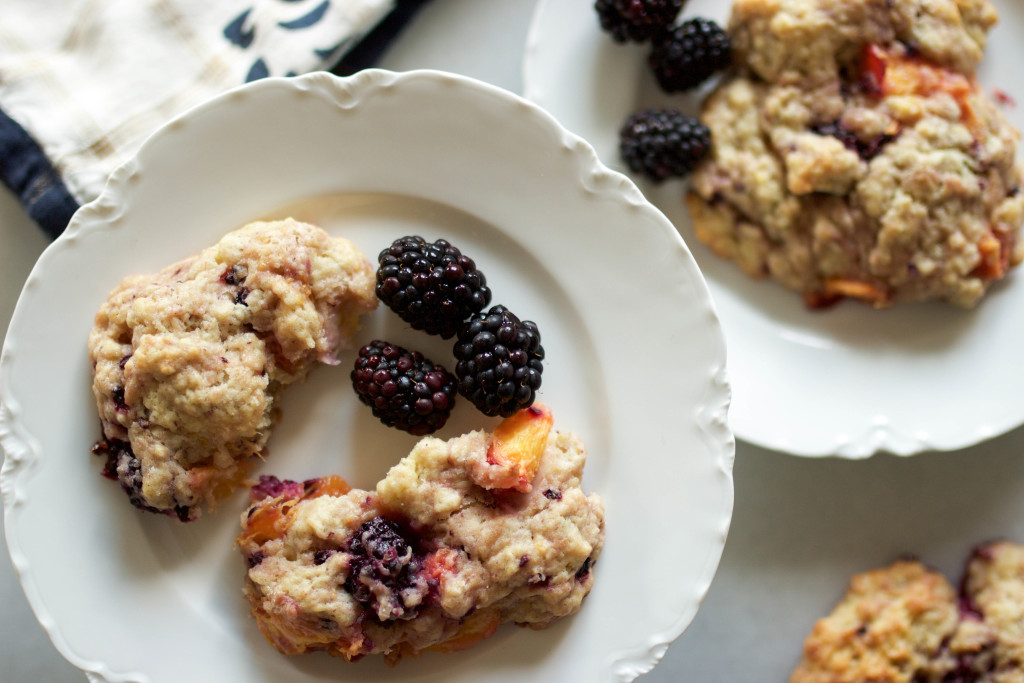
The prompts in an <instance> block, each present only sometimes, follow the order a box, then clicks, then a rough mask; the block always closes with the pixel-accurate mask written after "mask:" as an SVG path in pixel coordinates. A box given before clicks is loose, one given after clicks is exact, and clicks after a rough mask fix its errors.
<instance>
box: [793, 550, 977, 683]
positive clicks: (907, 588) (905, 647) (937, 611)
mask: <svg viewBox="0 0 1024 683" xmlns="http://www.w3.org/2000/svg"><path fill="white" fill-rule="evenodd" d="M956 599H957V596H956V591H954V590H953V587H952V586H951V585H950V584H949V581H947V580H946V578H945V577H944V576H942V575H941V574H939V573H938V572H935V571H933V570H930V569H928V568H927V567H925V566H924V565H923V564H921V563H920V562H917V561H913V560H902V561H899V562H896V563H894V564H892V565H890V566H889V567H884V568H881V569H875V570H872V571H868V572H865V573H863V574H858V575H857V576H855V577H853V579H852V580H851V581H850V585H849V588H848V589H847V592H846V595H845V596H844V597H843V599H842V600H841V601H840V602H839V604H838V605H837V606H836V607H835V609H833V611H832V613H831V614H829V615H828V616H827V617H825V618H823V619H821V620H819V621H818V622H817V623H816V624H815V625H814V629H813V630H812V631H811V634H810V636H808V638H807V641H806V642H805V643H804V652H803V659H802V661H801V662H800V664H799V665H798V666H797V668H796V670H795V671H794V672H793V675H792V677H791V678H790V683H868V682H870V683H926V682H927V681H942V675H943V674H944V673H945V672H946V664H945V662H946V659H945V657H943V646H944V645H945V643H946V642H948V640H949V639H950V638H951V637H952V635H953V633H954V631H955V630H956V627H957V602H956Z"/></svg>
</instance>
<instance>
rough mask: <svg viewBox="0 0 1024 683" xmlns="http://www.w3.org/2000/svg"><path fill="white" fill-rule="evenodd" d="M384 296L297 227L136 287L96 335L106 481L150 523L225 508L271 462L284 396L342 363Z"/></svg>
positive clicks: (250, 239) (137, 281) (270, 230)
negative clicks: (267, 455)
mask: <svg viewBox="0 0 1024 683" xmlns="http://www.w3.org/2000/svg"><path fill="white" fill-rule="evenodd" d="M373 287H374V270H373V268H372V266H371V265H370V262H369V261H368V260H367V259H366V257H365V256H364V255H363V254H362V253H361V252H360V251H359V250H358V249H357V248H356V247H355V246H354V245H353V244H351V243H350V242H348V241H347V240H345V239H341V238H332V237H330V236H329V235H328V234H327V233H326V232H324V231H323V230H321V229H320V228H317V227H315V226H312V225H309V224H306V223H300V222H297V221H294V220H291V219H288V220H282V221H276V222H258V223H252V224H249V225H247V226H245V227H243V228H241V229H238V230H235V231H233V232H231V233H228V234H227V235H225V236H224V238H223V239H222V240H221V241H220V242H218V243H217V244H216V245H214V246H212V247H210V248H207V249H205V250H203V251H202V252H201V253H199V254H198V255H197V256H194V257H191V258H188V259H186V260H184V261H181V262H180V263H177V264H174V265H172V266H169V267H167V268H165V269H164V270H162V271H160V272H159V273H157V274H155V275H135V276H132V277H128V278H126V279H125V280H123V281H122V282H121V283H120V285H118V287H117V288H116V289H115V290H114V291H113V292H112V293H111V294H110V297H109V298H108V299H107V301H106V302H105V303H104V304H103V305H102V306H101V307H100V310H99V312H98V313H97V314H96V318H95V322H94V326H93V329H92V332H91V334H90V335H89V358H90V360H91V363H92V368H93V394H94V396H95V399H96V404H97V407H98V409H99V415H100V419H101V422H102V427H103V439H102V440H101V441H100V442H99V443H98V444H96V446H95V447H94V448H93V450H94V452H96V453H98V454H100V455H104V456H106V458H107V461H106V466H105V468H104V473H105V474H106V475H107V476H109V477H111V478H116V479H117V480H119V481H120V483H121V486H122V488H124V490H125V492H126V493H127V494H128V495H129V497H130V500H131V502H132V504H134V505H135V506H136V507H138V508H141V509H143V510H148V511H153V512H160V513H166V514H170V515H175V516H177V517H178V518H179V519H181V520H191V519H195V518H196V517H197V516H198V515H199V514H200V511H201V510H202V509H203V508H204V507H207V508H212V507H213V506H214V504H215V502H216V501H217V500H218V499H220V498H222V497H223V496H225V495H227V494H228V493H229V492H230V491H231V490H233V489H234V488H235V487H237V486H238V484H239V483H240V482H241V480H242V479H243V477H244V476H245V474H246V472H247V471H248V469H249V466H250V464H251V462H252V459H253V458H254V457H255V456H258V455H260V453H261V452H262V450H263V447H264V445H265V443H266V440H267V437H268V435H269V433H270V428H271V424H272V422H273V419H274V413H275V409H276V398H277V395H278V394H279V392H280V391H281V389H282V388H283V387H284V386H285V385H287V384H290V383H292V382H295V381H297V380H300V379H302V378H303V377H305V375H306V373H308V372H309V370H310V368H311V367H313V365H315V364H316V363H317V362H318V361H319V362H324V363H329V364H334V363H336V362H337V361H336V358H335V357H336V354H337V352H338V350H339V348H340V347H342V346H344V345H345V344H346V343H347V342H348V340H349V338H350V337H351V335H352V334H353V333H354V332H355V329H356V326H357V322H358V318H359V316H360V315H362V314H364V313H367V312H369V311H371V310H373V309H374V308H375V306H376V304H377V299H376V297H375V296H374V292H373Z"/></svg>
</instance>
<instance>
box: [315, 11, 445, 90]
mask: <svg viewBox="0 0 1024 683" xmlns="http://www.w3.org/2000/svg"><path fill="white" fill-rule="evenodd" d="M428 2H430V0H397V2H396V3H395V7H394V9H392V10H391V11H390V12H389V13H388V14H387V16H385V17H384V18H383V19H381V20H380V21H379V22H378V23H377V25H376V26H374V27H373V28H372V29H371V30H370V32H369V33H367V34H366V35H365V36H363V38H362V39H361V40H360V41H359V42H358V43H356V44H355V46H354V47H353V48H352V49H351V50H349V51H348V52H346V53H345V54H344V55H343V56H342V58H341V59H340V60H339V61H338V63H337V64H335V65H334V67H332V68H331V69H330V71H331V73H333V74H335V75H337V76H351V75H352V74H354V73H356V72H357V71H361V70H363V69H367V68H369V67H371V66H373V65H374V64H376V63H377V62H378V61H379V60H380V58H381V57H382V56H383V55H384V52H385V51H386V50H387V48H388V47H389V46H390V45H391V42H392V41H393V40H394V39H395V38H396V37H398V34H399V33H401V32H402V29H404V28H405V26H406V25H407V24H408V23H409V21H410V20H411V19H412V18H413V17H414V16H415V15H416V13H417V12H419V11H420V10H421V9H422V8H423V6H424V5H426V4H427V3H428Z"/></svg>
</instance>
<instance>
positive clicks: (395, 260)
mask: <svg viewBox="0 0 1024 683" xmlns="http://www.w3.org/2000/svg"><path fill="white" fill-rule="evenodd" d="M377 262H378V263H379V264H380V266H379V267H378V268H377V289H376V291H377V296H378V298H380V300H381V301H383V302H384V303H385V304H387V306H388V307H389V308H390V309H391V310H393V311H394V312H395V313H397V314H398V316H399V317H400V318H401V319H402V320H404V321H405V322H407V323H409V324H410V325H411V326H412V327H413V329H416V330H423V331H424V332H427V333H428V334H438V335H441V337H443V338H444V339H449V338H450V337H452V336H454V334H455V331H456V330H457V329H458V326H459V323H461V322H462V321H463V320H465V319H466V318H468V317H469V316H471V315H473V314H474V313H476V312H477V311H480V310H482V309H483V308H484V306H486V305H487V304H489V303H490V302H491V290H490V289H489V288H488V287H487V278H486V277H484V274H483V273H481V272H480V271H479V270H477V268H476V263H474V261H473V259H471V258H469V257H468V256H466V255H465V254H463V253H462V252H461V251H459V250H458V249H457V248H455V247H453V246H452V245H451V244H450V243H449V242H448V241H446V240H443V239H442V240H437V241H435V242H426V241H425V240H424V239H423V238H422V237H418V236H415V235H413V236H409V237H401V238H399V239H397V240H395V241H394V242H393V243H392V244H391V246H390V247H388V248H387V249H385V250H383V251H382V252H380V255H379V256H378V257H377Z"/></svg>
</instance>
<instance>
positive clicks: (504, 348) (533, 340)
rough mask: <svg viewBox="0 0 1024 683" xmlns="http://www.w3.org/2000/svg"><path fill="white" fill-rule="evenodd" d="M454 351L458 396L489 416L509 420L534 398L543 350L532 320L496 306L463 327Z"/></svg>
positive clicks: (538, 383) (541, 368)
mask: <svg viewBox="0 0 1024 683" xmlns="http://www.w3.org/2000/svg"><path fill="white" fill-rule="evenodd" d="M454 353H455V360H456V361H457V362H456V364H455V376H456V378H457V379H458V382H459V393H460V394H462V395H463V396H465V397H466V398H468V399H469V400H470V401H472V402H473V405H475V406H476V407H477V408H479V409H480V411H481V412H483V413H484V414H485V415H501V416H502V417H508V416H510V415H514V414H515V413H516V412H518V411H519V410H520V409H521V408H526V407H527V406H529V405H531V404H532V403H533V400H534V398H536V392H537V389H539V388H540V380H541V372H542V371H543V369H544V368H543V364H542V362H541V361H543V360H544V347H542V346H541V345H540V332H539V331H538V330H537V325H536V324H535V323H534V322H532V321H530V320H519V318H517V317H516V316H515V315H514V314H513V313H512V312H511V311H509V310H508V309H507V308H505V307H504V306H493V307H491V309H490V310H489V311H487V312H486V313H477V314H476V315H474V316H473V317H472V318H470V319H469V320H467V321H466V322H465V323H464V324H463V325H462V328H461V329H459V336H458V341H456V343H455V348H454Z"/></svg>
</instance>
